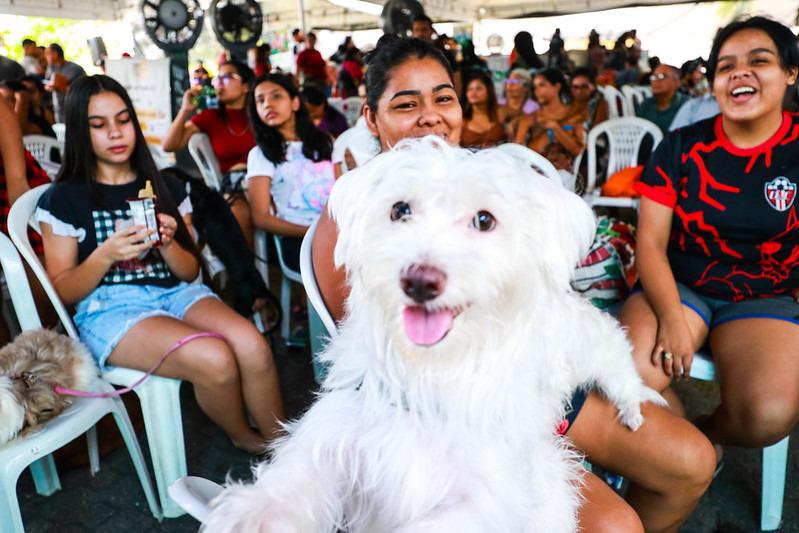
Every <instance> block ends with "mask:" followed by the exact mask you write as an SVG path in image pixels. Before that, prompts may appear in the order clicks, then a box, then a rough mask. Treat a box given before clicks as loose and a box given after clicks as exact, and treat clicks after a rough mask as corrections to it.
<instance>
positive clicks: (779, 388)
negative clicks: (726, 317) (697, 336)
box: [703, 318, 799, 448]
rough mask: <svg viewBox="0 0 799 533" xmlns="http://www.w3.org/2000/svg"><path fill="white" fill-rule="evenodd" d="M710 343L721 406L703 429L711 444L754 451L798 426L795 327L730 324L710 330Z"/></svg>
mask: <svg viewBox="0 0 799 533" xmlns="http://www.w3.org/2000/svg"><path fill="white" fill-rule="evenodd" d="M710 343H711V348H712V350H713V360H714V362H715V363H716V370H717V373H718V376H719V382H720V384H721V405H720V406H719V408H718V409H717V410H716V412H715V413H713V415H711V416H710V417H709V418H708V419H707V421H706V423H705V424H704V425H703V429H704V431H705V432H706V433H707V434H708V436H709V437H710V438H711V440H713V441H714V442H719V443H721V444H732V445H735V446H746V447H751V448H759V447H763V446H768V445H771V444H774V443H776V442H778V441H780V440H782V439H783V438H784V437H785V436H786V435H788V434H789V433H790V432H791V431H793V428H794V427H796V424H797V422H799V389H797V387H796V384H797V382H799V326H797V325H796V324H792V323H790V322H787V321H784V320H777V319H770V318H749V319H741V320H733V321H730V322H727V323H724V324H722V325H720V326H718V327H716V328H714V329H713V332H712V333H711V335H710ZM775 391H776V392H777V393H775Z"/></svg>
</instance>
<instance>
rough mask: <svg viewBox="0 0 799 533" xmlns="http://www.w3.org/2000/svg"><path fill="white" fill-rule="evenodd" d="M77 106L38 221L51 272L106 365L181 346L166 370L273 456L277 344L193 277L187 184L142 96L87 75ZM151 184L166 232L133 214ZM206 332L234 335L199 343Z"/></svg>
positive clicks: (245, 440)
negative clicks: (172, 171)
mask: <svg viewBox="0 0 799 533" xmlns="http://www.w3.org/2000/svg"><path fill="white" fill-rule="evenodd" d="M66 112H67V121H66V131H67V135H66V139H67V141H66V145H65V158H64V164H63V166H62V167H61V172H60V174H59V175H58V178H57V179H56V183H55V184H54V185H53V186H52V187H51V188H50V189H48V190H47V191H46V192H45V193H44V194H43V195H42V197H41V199H40V201H39V205H38V208H37V211H36V217H37V219H38V221H39V222H40V223H41V227H42V237H43V240H44V257H45V265H46V269H47V273H48V275H49V277H50V279H51V280H52V282H53V285H54V286H55V289H56V291H57V292H58V295H59V296H60V298H61V299H62V300H63V301H64V303H66V304H70V305H71V304H74V305H75V307H76V314H75V317H74V320H75V325H76V326H77V328H78V330H79V332H80V336H81V341H83V343H84V344H86V346H87V347H88V348H89V350H90V351H91V353H92V355H93V356H94V357H95V359H96V360H97V362H98V364H99V365H100V367H101V368H104V367H105V366H106V365H116V366H122V367H128V368H134V369H137V370H147V369H149V368H151V367H152V366H153V365H154V364H155V363H156V362H157V361H158V360H159V359H160V358H161V356H162V354H164V353H166V352H167V351H168V350H169V349H171V348H174V347H176V346H179V347H177V349H176V350H175V351H174V352H173V353H172V354H171V355H170V356H169V357H168V358H166V359H165V360H164V361H163V364H162V365H161V366H160V367H159V368H158V369H157V370H156V372H155V373H156V374H157V375H160V376H164V377H170V378H176V379H182V380H187V381H190V382H191V383H192V384H193V385H194V393H195V395H196V397H197V402H198V403H199V405H200V407H201V408H202V410H203V411H204V412H205V413H206V414H207V415H208V416H209V418H211V420H213V421H214V422H215V423H216V424H217V425H219V426H220V427H221V428H222V429H223V430H224V431H225V432H226V433H227V434H228V436H229V437H230V439H231V441H232V442H233V444H234V445H235V446H236V447H238V448H240V449H242V450H245V451H247V452H250V453H263V451H264V446H265V444H266V443H267V442H268V441H269V440H270V439H271V438H273V437H274V435H275V432H276V431H278V429H279V422H280V421H281V420H282V419H283V417H284V415H283V403H282V400H281V397H280V389H279V386H278V380H277V372H276V370H275V365H274V362H273V360H272V352H271V350H270V348H269V345H268V344H267V342H266V340H265V339H264V337H263V336H262V335H261V334H260V333H259V332H258V330H256V329H255V327H254V326H253V325H252V324H251V323H250V322H249V321H248V320H246V319H245V318H244V317H242V316H240V315H238V314H237V313H236V312H234V311H233V310H232V309H230V308H229V307H228V306H227V305H225V304H224V303H222V302H221V301H220V300H219V299H218V298H217V297H216V296H215V295H214V294H213V292H211V290H210V289H209V288H208V287H206V286H205V285H203V284H201V283H192V282H193V281H194V280H195V279H196V278H197V276H198V272H199V271H200V265H201V264H202V263H201V258H200V253H199V251H198V250H197V248H196V246H195V245H194V240H193V237H192V230H191V202H190V201H189V199H188V198H187V196H186V192H185V190H184V189H183V187H182V186H181V185H180V184H179V183H178V182H177V181H171V180H165V179H164V178H163V177H162V176H160V175H159V172H158V170H157V168H156V166H155V163H154V161H153V159H152V157H151V156H150V152H149V150H148V149H147V144H146V142H145V140H144V136H143V134H142V130H141V127H140V126H139V122H138V119H137V117H136V113H135V111H134V109H133V104H132V103H131V101H130V97H129V96H128V94H127V92H126V91H125V89H124V88H123V87H122V86H121V85H119V83H118V82H116V81H115V80H113V79H112V78H109V77H107V76H91V77H85V78H82V79H80V80H77V81H75V82H74V83H73V84H72V85H71V86H70V89H69V93H68V94H67V98H66ZM147 185H152V192H154V193H155V203H156V210H157V222H158V228H157V229H155V228H150V229H146V228H145V227H144V226H141V225H138V226H134V225H133V224H132V222H131V219H130V217H131V214H130V208H129V205H128V201H129V200H131V199H135V198H138V197H140V196H141V192H142V190H144V191H147V190H148V189H149V187H147ZM154 235H157V236H158V237H159V239H160V240H159V242H158V247H157V248H156V247H155V245H154V243H153V241H152V240H151V236H154ZM198 332H210V333H216V334H219V335H220V336H223V338H221V337H218V338H214V337H210V336H209V337H203V338H198V339H194V340H191V339H189V337H190V336H192V335H194V334H196V333H198ZM189 340H190V341H191V342H189ZM183 342H185V344H179V343H183ZM245 408H246V411H247V412H249V414H250V415H251V417H252V419H253V420H254V422H255V424H256V425H257V430H253V429H252V428H250V426H249V424H248V422H247V418H246V414H245Z"/></svg>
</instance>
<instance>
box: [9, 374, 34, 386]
mask: <svg viewBox="0 0 799 533" xmlns="http://www.w3.org/2000/svg"><path fill="white" fill-rule="evenodd" d="M9 377H10V378H11V380H12V381H21V382H22V383H24V384H25V388H26V389H30V388H31V387H32V386H33V384H34V383H36V381H37V379H38V378H37V377H36V374H34V373H32V372H20V373H19V374H13V375H11V376H9Z"/></svg>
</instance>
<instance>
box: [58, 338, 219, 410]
mask: <svg viewBox="0 0 799 533" xmlns="http://www.w3.org/2000/svg"><path fill="white" fill-rule="evenodd" d="M203 337H212V338H215V339H222V340H223V341H224V340H226V339H225V337H223V336H222V335H220V334H219V333H213V332H211V331H201V332H199V333H192V334H191V335H187V336H185V337H183V338H182V339H180V340H179V341H178V342H176V343H175V344H173V345H172V347H171V348H170V349H168V350H167V351H166V353H164V355H162V356H161V359H159V360H158V361H156V363H155V364H154V365H153V366H152V368H150V370H148V371H147V372H146V373H145V374H144V375H143V376H142V377H141V379H139V380H138V381H137V382H136V383H134V384H133V385H131V386H130V387H125V388H124V389H117V390H115V391H114V392H89V391H85V390H75V389H66V388H64V387H62V386H61V385H55V386H54V387H53V390H54V391H55V392H57V393H58V394H66V395H67V396H80V397H81V398H113V397H115V396H121V395H122V394H125V393H126V392H130V391H132V390H133V389H135V388H136V387H138V386H139V385H141V384H142V383H144V381H145V380H146V379H147V378H149V377H150V376H151V375H152V374H153V372H155V371H156V370H158V367H160V366H161V365H162V364H164V361H165V360H166V358H167V357H169V356H170V355H172V353H174V352H175V351H176V350H177V349H178V348H180V347H181V346H183V345H184V344H187V343H189V342H191V341H193V340H194V339H200V338H203Z"/></svg>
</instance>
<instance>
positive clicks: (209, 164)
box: [189, 133, 222, 191]
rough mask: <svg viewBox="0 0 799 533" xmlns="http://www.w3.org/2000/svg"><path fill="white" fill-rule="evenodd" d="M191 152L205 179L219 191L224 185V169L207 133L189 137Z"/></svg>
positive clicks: (211, 186) (210, 186)
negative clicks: (222, 169) (221, 168)
mask: <svg viewBox="0 0 799 533" xmlns="http://www.w3.org/2000/svg"><path fill="white" fill-rule="evenodd" d="M189 153H190V154H191V157H192V159H194V162H195V163H196V164H197V167H198V168H199V169H200V174H201V175H202V177H203V181H205V184H206V185H208V187H209V188H210V189H213V190H215V191H218V190H219V189H220V188H221V187H222V171H221V170H220V169H219V161H218V160H217V158H216V154H214V150H213V148H212V147H211V140H210V139H209V138H208V135H206V134H205V133H195V134H194V135H192V136H191V137H190V138H189Z"/></svg>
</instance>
